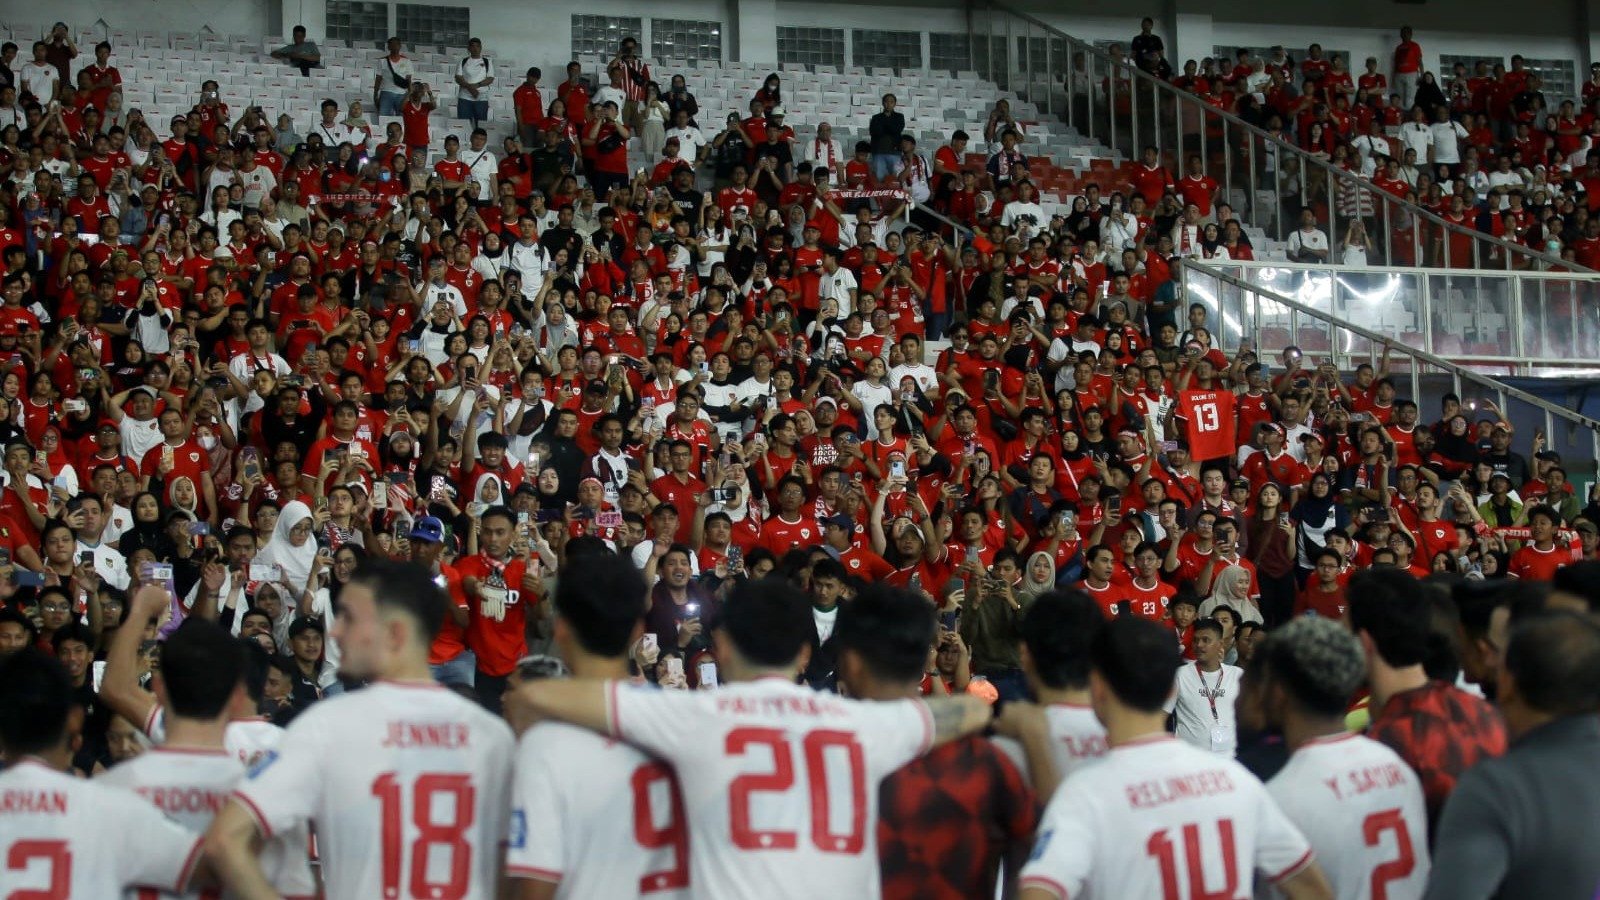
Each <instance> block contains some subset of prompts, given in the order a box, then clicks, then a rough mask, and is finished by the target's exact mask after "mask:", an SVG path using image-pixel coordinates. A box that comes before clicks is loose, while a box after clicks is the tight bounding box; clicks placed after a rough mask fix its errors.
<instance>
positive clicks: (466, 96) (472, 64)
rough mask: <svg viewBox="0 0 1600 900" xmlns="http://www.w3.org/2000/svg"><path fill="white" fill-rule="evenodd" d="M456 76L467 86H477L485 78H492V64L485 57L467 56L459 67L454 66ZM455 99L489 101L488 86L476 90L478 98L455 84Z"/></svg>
mask: <svg viewBox="0 0 1600 900" xmlns="http://www.w3.org/2000/svg"><path fill="white" fill-rule="evenodd" d="M456 74H457V75H460V76H461V78H462V79H463V80H465V81H466V82H467V84H477V83H478V82H480V81H482V80H484V79H485V78H493V77H494V63H492V62H490V61H489V57H487V56H478V57H473V56H469V57H467V58H465V59H463V60H461V63H460V65H458V66H456ZM456 99H457V100H469V101H477V100H487V99H489V85H484V86H483V87H480V88H478V96H476V97H474V96H472V94H470V93H468V92H467V89H466V88H464V87H462V86H461V85H459V84H457V85H456Z"/></svg>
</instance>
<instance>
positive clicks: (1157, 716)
mask: <svg viewBox="0 0 1600 900" xmlns="http://www.w3.org/2000/svg"><path fill="white" fill-rule="evenodd" d="M1101 723H1102V724H1104V725H1105V726H1106V744H1107V745H1109V746H1111V747H1120V746H1122V745H1123V744H1127V743H1131V742H1133V741H1138V740H1144V739H1147V738H1150V737H1152V736H1155V735H1162V734H1166V733H1167V714H1166V713H1164V712H1160V711H1157V712H1154V713H1147V712H1139V711H1138V710H1132V709H1127V708H1124V707H1121V705H1120V704H1117V705H1116V706H1115V707H1114V708H1113V709H1110V710H1107V714H1106V716H1105V717H1104V718H1103V719H1101Z"/></svg>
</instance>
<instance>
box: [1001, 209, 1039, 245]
mask: <svg viewBox="0 0 1600 900" xmlns="http://www.w3.org/2000/svg"><path fill="white" fill-rule="evenodd" d="M1048 221H1050V217H1049V216H1047V215H1045V214H1044V207H1042V206H1040V205H1039V204H1037V203H1024V202H1022V201H1021V200H1013V201H1011V202H1010V203H1007V204H1006V208H1005V209H1004V210H1002V211H1001V213H1000V224H1001V225H1004V226H1005V227H1007V228H1011V227H1012V226H1013V225H1017V226H1018V227H1017V228H1016V232H1017V236H1018V237H1020V238H1023V239H1024V240H1026V239H1028V238H1030V237H1032V236H1033V235H1034V233H1035V232H1037V231H1038V230H1039V229H1041V228H1043V227H1044V225H1045V223H1046V222H1048Z"/></svg>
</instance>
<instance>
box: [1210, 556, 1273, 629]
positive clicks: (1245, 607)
mask: <svg viewBox="0 0 1600 900" xmlns="http://www.w3.org/2000/svg"><path fill="white" fill-rule="evenodd" d="M1249 595H1250V570H1249V569H1246V568H1245V567H1244V566H1228V567H1227V568H1226V569H1223V570H1222V571H1221V572H1218V573H1217V577H1216V579H1215V580H1213V581H1212V582H1211V596H1209V597H1207V598H1206V600H1205V602H1204V603H1201V604H1200V616H1201V617H1202V618H1204V617H1206V616H1209V615H1211V614H1212V613H1213V612H1214V611H1215V610H1216V608H1217V607H1219V606H1231V607H1233V608H1234V610H1235V611H1237V612H1238V613H1239V621H1240V622H1241V623H1243V622H1264V621H1266V620H1265V619H1263V618H1262V617H1261V607H1259V606H1257V605H1256V603H1255V601H1254V600H1251V599H1250V598H1249Z"/></svg>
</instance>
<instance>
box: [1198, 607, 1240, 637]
mask: <svg viewBox="0 0 1600 900" xmlns="http://www.w3.org/2000/svg"><path fill="white" fill-rule="evenodd" d="M1220 608H1221V607H1218V609H1220ZM1228 611H1229V612H1233V610H1231V609H1230V610H1228ZM1212 612H1216V610H1212ZM1202 631H1214V632H1216V635H1217V639H1218V640H1221V639H1222V635H1223V633H1224V632H1225V631H1226V629H1224V628H1223V627H1222V623H1221V622H1218V621H1217V619H1216V617H1215V616H1207V617H1206V618H1204V619H1196V620H1195V623H1194V633H1195V634H1196V635H1199V634H1200V632H1202Z"/></svg>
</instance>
